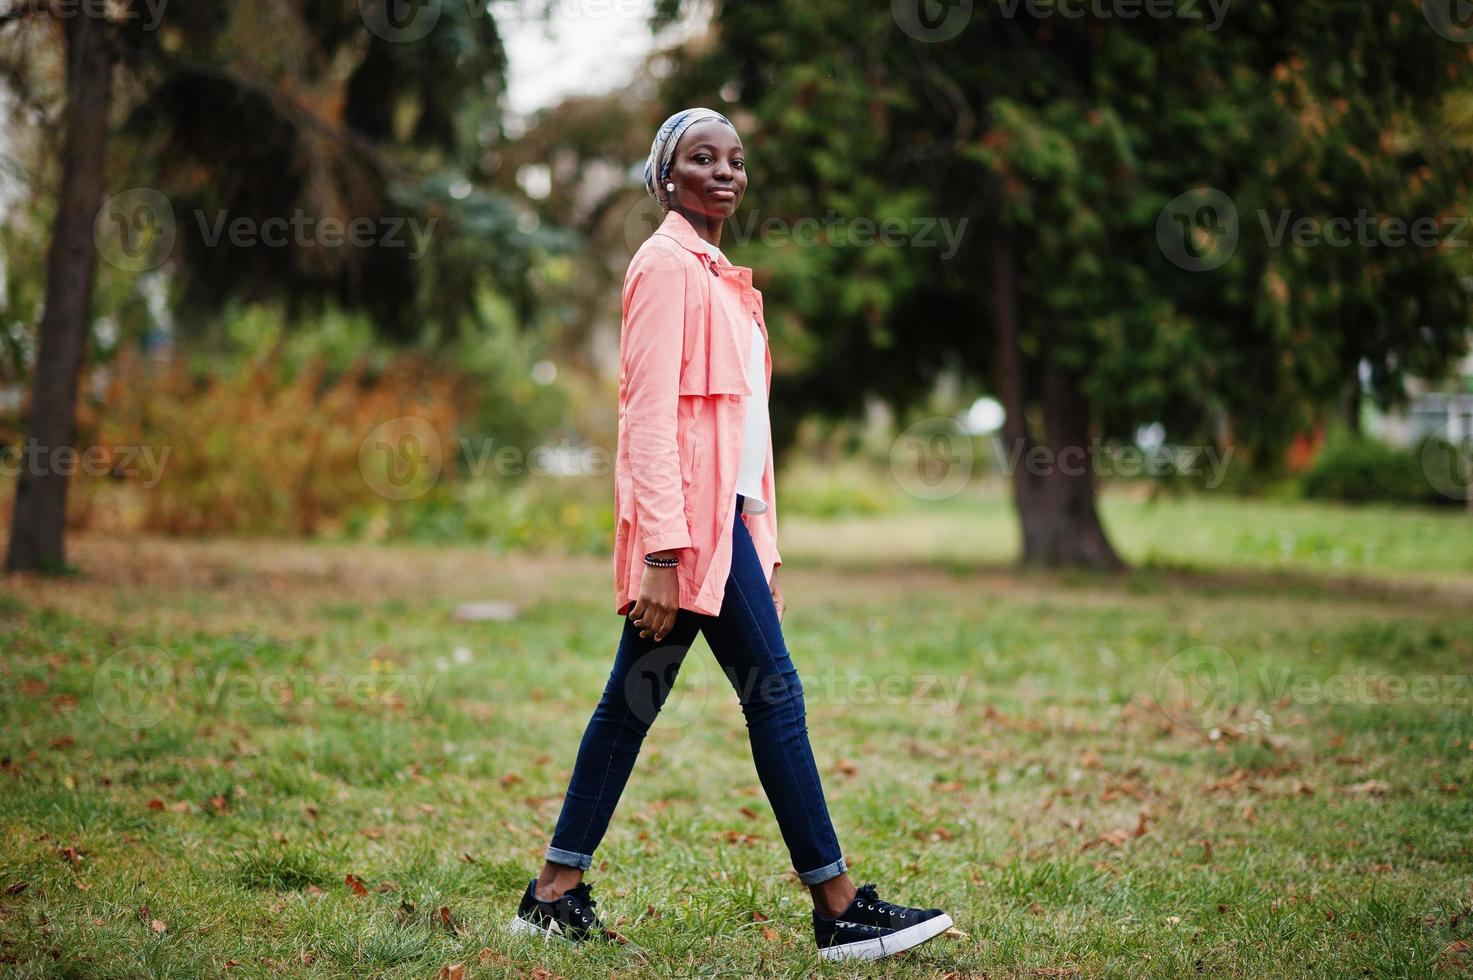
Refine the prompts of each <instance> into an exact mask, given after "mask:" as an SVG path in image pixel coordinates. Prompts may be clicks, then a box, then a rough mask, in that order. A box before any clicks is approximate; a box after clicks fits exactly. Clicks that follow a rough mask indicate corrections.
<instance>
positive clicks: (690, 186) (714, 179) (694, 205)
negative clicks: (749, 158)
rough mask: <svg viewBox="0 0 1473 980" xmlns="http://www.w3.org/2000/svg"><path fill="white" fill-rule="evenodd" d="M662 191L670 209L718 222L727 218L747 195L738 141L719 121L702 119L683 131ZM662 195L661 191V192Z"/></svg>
mask: <svg viewBox="0 0 1473 980" xmlns="http://www.w3.org/2000/svg"><path fill="white" fill-rule="evenodd" d="M668 179H669V180H670V181H672V182H674V184H675V192H674V193H673V194H671V193H670V192H669V191H665V194H666V196H667V197H668V198H669V199H670V203H671V206H672V207H676V208H679V209H680V210H682V211H685V212H688V213H692V214H700V215H704V216H705V217H706V218H708V219H711V220H716V221H720V220H723V219H725V218H729V217H731V215H732V213H733V212H734V211H736V209H737V205H738V204H740V203H742V195H743V194H745V193H746V191H747V164H746V160H745V159H744V158H743V156H742V140H741V137H740V136H738V135H737V134H736V130H734V129H732V128H731V127H730V126H728V125H727V124H726V123H724V122H722V121H721V120H719V119H703V120H701V121H700V122H698V123H696V124H695V125H693V126H691V128H690V129H687V130H686V131H685V132H684V133H683V134H682V135H681V137H680V143H679V144H678V145H677V146H676V148H675V156H674V157H673V158H672V160H671V164H670V176H669V178H668ZM661 190H662V191H664V188H663V187H662V188H661Z"/></svg>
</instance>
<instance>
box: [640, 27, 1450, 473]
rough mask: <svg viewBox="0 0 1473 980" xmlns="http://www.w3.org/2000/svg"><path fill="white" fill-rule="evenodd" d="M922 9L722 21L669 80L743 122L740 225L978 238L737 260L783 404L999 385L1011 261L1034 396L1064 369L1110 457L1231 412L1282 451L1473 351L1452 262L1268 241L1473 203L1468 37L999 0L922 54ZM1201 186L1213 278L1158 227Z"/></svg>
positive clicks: (1243, 428)
mask: <svg viewBox="0 0 1473 980" xmlns="http://www.w3.org/2000/svg"><path fill="white" fill-rule="evenodd" d="M674 6H678V5H677V4H675V3H673V0H672V2H667V3H665V4H664V5H663V6H662V10H663V11H664V12H665V13H666V14H668V13H669V10H670V8H672V7H674ZM915 6H916V5H915V4H898V5H888V4H883V3H881V4H872V5H855V4H852V3H849V2H846V0H819V2H815V3H805V4H801V5H795V4H791V3H785V2H781V0H753V2H745V3H741V4H724V5H722V6H721V7H720V8H719V14H718V18H717V31H716V34H715V36H714V43H713V44H712V45H711V46H710V47H709V48H708V49H707V50H706V51H705V52H704V53H702V54H701V55H699V56H697V57H695V58H692V59H688V60H686V61H684V62H680V63H678V64H677V68H676V71H675V72H674V73H673V74H672V76H671V78H670V81H669V82H668V84H667V85H666V87H665V90H664V94H665V95H666V99H667V104H670V105H683V104H702V105H712V106H717V107H720V108H722V109H723V110H724V111H726V112H727V113H728V115H732V116H733V118H735V119H736V120H737V121H738V125H739V128H742V130H743V134H744V140H745V142H746V144H747V146H748V148H749V172H750V173H751V176H752V183H751V186H750V187H749V189H748V192H747V196H746V201H745V203H744V206H743V209H744V211H754V210H757V211H760V212H761V215H762V217H763V218H767V217H776V218H781V219H783V220H785V221H787V222H788V223H789V225H792V224H793V223H794V222H796V221H797V220H799V219H801V218H803V217H811V216H821V215H823V214H825V213H826V212H828V211H830V210H832V211H837V212H838V213H839V214H840V215H843V216H845V217H846V218H857V217H879V216H881V215H889V214H896V213H898V214H901V215H905V216H907V217H909V218H911V219H912V220H914V219H917V218H921V217H928V218H937V217H944V218H946V219H949V220H951V221H952V222H953V223H957V222H959V221H960V220H961V219H966V220H967V221H968V225H967V230H966V233H965V235H964V237H963V239H962V241H961V243H960V248H959V251H958V253H957V255H956V256H955V257H954V258H951V259H942V258H941V257H940V254H939V252H938V250H937V249H934V248H923V247H914V246H912V247H896V248H886V247H881V246H874V247H869V248H860V249H855V248H848V249H846V248H808V249H804V248H791V247H789V248H765V247H764V248H757V249H754V250H752V251H751V252H750V253H744V254H746V255H747V261H748V262H749V263H750V264H753V265H755V266H757V267H758V268H759V269H761V270H762V272H763V273H764V274H765V276H766V286H765V287H764V288H765V289H766V290H767V301H768V309H769V311H770V313H771V315H770V317H769V319H770V321H771V322H773V323H775V324H777V325H778V326H777V330H776V331H775V337H776V341H775V342H776V343H778V344H782V345H791V347H792V349H793V351H794V353H795V354H797V355H802V357H803V360H802V363H801V364H800V365H799V370H798V371H797V372H795V374H794V375H793V376H791V377H786V378H784V389H785V397H786V398H787V400H788V402H789V404H790V405H794V406H797V407H799V408H800V410H804V411H806V410H817V411H823V412H828V413H835V414H855V413H858V412H859V411H860V410H861V408H862V405H863V400H864V398H865V397H866V396H867V395H868V394H870V393H872V392H873V393H878V394H881V395H883V396H884V397H886V398H888V399H891V400H893V401H894V402H896V403H898V404H904V403H906V402H908V401H913V400H914V399H915V398H916V397H917V396H918V395H919V394H920V393H921V392H923V391H924V389H925V388H926V387H927V386H928V385H929V384H931V383H932V382H933V381H934V379H935V377H936V373H937V372H938V370H940V367H941V365H943V364H945V363H947V360H948V358H949V357H950V356H952V355H957V356H959V358H960V361H961V363H962V364H963V365H964V367H965V368H966V370H967V371H968V373H969V374H970V376H971V378H972V379H973V380H974V381H975V382H977V383H979V384H982V385H989V384H993V383H994V382H995V380H996V379H995V371H996V370H997V368H998V365H997V363H996V361H995V357H994V340H995V326H996V324H995V323H994V315H993V302H994V301H995V300H996V298H997V297H996V295H995V293H994V291H993V288H992V284H993V275H992V274H993V269H994V261H995V260H996V258H997V256H998V255H999V254H1003V253H1005V254H1006V255H1007V256H1008V257H1010V258H1011V260H1012V263H1013V267H1014V270H1015V274H1014V276H1013V277H1012V279H1011V281H1012V283H1013V284H1015V285H1016V287H1017V291H1018V294H1017V312H1018V316H1019V319H1020V324H1021V329H1022V336H1021V337H1020V347H1021V348H1022V354H1023V358H1024V370H1023V377H1022V378H1021V379H1019V380H1020V381H1021V382H1022V383H1023V387H1024V391H1025V395H1026V397H1028V398H1029V399H1030V400H1033V399H1036V398H1037V396H1038V384H1037V382H1038V375H1039V372H1040V371H1042V370H1043V368H1044V366H1045V365H1046V364H1047V363H1048V362H1050V361H1054V362H1057V363H1059V364H1062V365H1064V366H1066V367H1067V368H1069V369H1070V370H1072V371H1075V372H1077V373H1078V377H1079V379H1080V380H1079V384H1080V385H1082V386H1083V388H1084V389H1085V392H1086V393H1087V395H1088V398H1089V402H1090V405H1091V406H1092V410H1093V416H1094V421H1095V422H1096V423H1097V425H1098V427H1099V429H1100V430H1101V433H1102V435H1104V436H1105V437H1107V438H1110V437H1114V438H1127V439H1128V438H1129V437H1130V435H1131V434H1132V433H1133V432H1134V430H1135V428H1136V427H1137V426H1138V425H1140V424H1143V423H1149V422H1160V423H1162V424H1163V425H1165V427H1166V430H1167V438H1168V441H1171V442H1174V443H1197V444H1201V443H1204V442H1208V441H1216V440H1217V439H1218V438H1219V434H1220V431H1221V426H1222V425H1223V423H1224V422H1226V423H1228V424H1229V425H1230V427H1231V430H1232V439H1231V441H1232V444H1234V445H1236V446H1239V447H1241V448H1243V449H1246V450H1248V451H1249V452H1250V453H1251V456H1252V458H1254V459H1255V460H1259V461H1268V462H1271V461H1273V460H1275V459H1276V458H1278V456H1279V455H1280V454H1281V452H1282V450H1283V449H1284V447H1285V446H1287V445H1288V443H1289V442H1290V440H1291V439H1292V438H1293V437H1294V436H1295V435H1296V434H1298V433H1300V432H1303V431H1307V430H1308V429H1309V428H1311V427H1312V425H1313V424H1314V422H1315V421H1316V417H1317V416H1318V415H1319V414H1320V413H1321V412H1322V410H1323V408H1324V407H1325V406H1326V405H1328V404H1330V403H1332V402H1334V401H1335V400H1336V399H1338V398H1341V397H1342V396H1343V395H1344V394H1345V391H1346V388H1347V386H1348V385H1349V384H1351V383H1352V381H1353V379H1354V378H1355V372H1356V370H1357V366H1358V365H1359V364H1360V363H1361V362H1362V361H1363V360H1364V361H1366V362H1369V363H1370V364H1371V365H1372V382H1371V389H1372V391H1373V393H1374V395H1375V397H1376V398H1377V399H1379V400H1382V401H1383V402H1385V403H1391V402H1394V401H1396V400H1397V399H1398V398H1399V397H1400V396H1401V393H1402V390H1403V384H1404V381H1405V379H1406V378H1407V377H1408V376H1409V375H1412V374H1416V375H1419V376H1423V377H1435V376H1438V375H1440V374H1441V372H1442V369H1443V368H1444V367H1445V366H1446V365H1448V364H1449V363H1450V362H1451V361H1452V360H1454V359H1455V358H1456V357H1457V356H1459V352H1460V351H1462V350H1463V349H1465V347H1466V344H1467V339H1466V328H1467V325H1468V322H1469V296H1468V291H1467V289H1466V287H1465V285H1464V283H1463V281H1462V275H1463V272H1462V269H1461V268H1460V266H1459V262H1460V261H1461V260H1460V258H1459V255H1460V250H1459V249H1456V248H1426V247H1416V246H1411V245H1403V246H1400V247H1396V246H1391V247H1388V246H1385V245H1381V244H1372V245H1370V246H1368V247H1363V246H1359V245H1357V246H1354V247H1349V248H1343V247H1334V246H1331V245H1328V244H1324V243H1321V244H1319V245H1309V246H1301V245H1298V244H1295V243H1294V242H1293V241H1291V240H1288V239H1285V240H1283V241H1275V240H1274V239H1273V236H1272V235H1271V234H1270V232H1271V230H1272V229H1273V228H1274V227H1275V226H1276V225H1277V223H1278V221H1279V219H1280V217H1281V215H1283V214H1285V213H1287V214H1289V215H1290V220H1291V221H1298V220H1300V219H1309V220H1310V221H1312V222H1314V223H1315V224H1316V225H1317V226H1318V227H1324V226H1325V225H1326V223H1328V222H1330V221H1332V220H1334V219H1336V218H1345V219H1351V220H1354V219H1355V218H1356V216H1357V215H1358V214H1360V213H1361V212H1365V213H1367V214H1369V215H1376V216H1380V217H1381V218H1383V219H1401V220H1403V221H1407V222H1411V221H1414V220H1416V219H1418V218H1434V217H1438V216H1442V215H1445V214H1449V213H1451V214H1458V213H1461V210H1463V209H1466V207H1467V204H1468V202H1469V200H1470V197H1473V195H1470V175H1473V156H1470V148H1473V142H1470V140H1469V139H1468V126H1467V118H1468V111H1469V110H1468V103H1469V101H1470V99H1473V94H1470V82H1473V71H1470V61H1469V57H1468V52H1469V48H1468V46H1467V45H1460V44H1455V43H1451V42H1449V41H1447V40H1445V39H1444V38H1442V37H1439V36H1438V35H1437V34H1436V33H1435V32H1434V31H1433V30H1431V29H1430V28H1429V26H1428V24H1427V22H1426V20H1425V18H1424V17H1422V16H1420V15H1419V12H1418V11H1417V10H1414V9H1403V8H1402V7H1401V6H1400V5H1397V4H1362V5H1358V6H1354V7H1353V8H1351V7H1347V6H1346V5H1345V4H1344V3H1341V2H1339V0H1294V2H1287V0H1242V2H1235V3H1233V4H1231V6H1230V8H1228V9H1226V10H1225V13H1224V16H1223V18H1222V21H1221V23H1220V24H1218V25H1214V27H1215V29H1208V26H1207V19H1208V18H1206V17H1205V6H1204V5H1190V6H1191V7H1192V8H1194V9H1195V10H1196V11H1197V13H1198V14H1203V15H1204V16H1203V17H1193V16H1168V17H1160V16H1144V15H1142V16H1139V17H1135V18H1131V19H1129V20H1128V21H1127V20H1125V19H1124V18H1120V19H1118V20H1114V21H1109V20H1105V19H1102V18H1100V17H1098V16H1096V15H1095V14H1094V13H1091V12H1085V13H1083V15H1082V16H1065V15H1064V13H1063V12H1062V11H1053V10H1052V9H1051V8H1049V9H1050V11H1051V15H1050V16H1032V15H1031V14H1030V13H1029V11H1030V10H1032V9H1033V7H1034V6H1035V5H1025V4H1019V5H1016V8H1017V9H1016V12H1015V13H1014V14H1013V15H1009V14H1008V13H1007V12H1006V9H1007V8H1011V7H1012V6H1014V5H1004V4H992V3H986V4H976V5H975V6H973V7H970V8H969V9H970V16H969V17H968V18H967V19H966V22H965V26H964V27H962V28H961V29H960V31H959V32H958V33H956V34H955V36H954V37H948V38H947V39H944V40H942V41H939V42H935V43H926V42H921V41H917V40H914V39H912V38H911V37H909V36H907V35H906V34H905V33H904V32H902V31H901V30H900V29H899V27H898V26H897V21H896V11H900V10H904V9H910V8H913V7H915ZM920 6H921V7H926V6H927V5H925V4H922V5H920ZM1177 6H1178V9H1180V10H1182V11H1186V10H1187V9H1188V5H1177ZM1045 7H1047V5H1045ZM936 9H938V10H940V9H946V10H947V11H948V12H951V13H954V12H955V10H954V9H953V8H936ZM1077 9H1079V10H1083V8H1077ZM1091 9H1092V10H1093V9H1098V8H1091ZM1104 9H1109V8H1108V6H1107V8H1104ZM775 66H781V68H777V67H775ZM1203 187H1209V188H1215V189H1217V190H1220V191H1221V192H1222V193H1223V194H1225V195H1226V197H1227V198H1228V199H1229V200H1231V202H1232V204H1233V205H1234V207H1235V209H1236V223H1235V224H1233V223H1232V222H1230V221H1229V216H1228V215H1226V214H1219V213H1215V212H1214V213H1212V214H1210V215H1208V216H1207V217H1210V218H1211V219H1213V221H1210V222H1207V223H1208V224H1212V223H1213V222H1216V223H1217V224H1218V225H1221V226H1223V227H1224V228H1227V227H1231V228H1235V229H1236V231H1237V233H1238V234H1237V244H1236V249H1235V251H1234V252H1233V253H1232V254H1231V257H1230V258H1229V259H1228V260H1227V261H1226V262H1225V263H1224V264H1222V265H1221V266H1219V267H1216V268H1210V269H1203V270H1200V271H1190V270H1188V269H1184V268H1181V267H1179V266H1178V265H1176V264H1174V263H1173V262H1172V261H1171V260H1169V259H1168V257H1167V253H1166V251H1164V247H1163V246H1164V244H1165V243H1164V242H1163V241H1161V240H1160V239H1158V219H1161V218H1162V216H1163V212H1165V211H1166V209H1167V206H1168V204H1170V203H1171V202H1173V201H1174V200H1175V199H1177V198H1179V197H1180V196H1181V195H1183V194H1185V193H1187V192H1190V191H1192V190H1194V189H1196V188H1203ZM742 217H743V215H742V214H741V213H739V214H738V215H737V222H738V224H740V223H741V220H742ZM1166 217H1167V219H1168V220H1167V226H1168V228H1170V227H1172V226H1171V222H1170V220H1169V219H1170V214H1169V213H1167V215H1166ZM1191 217H1193V218H1196V217H1199V215H1196V214H1193V215H1191ZM1265 222H1267V225H1265ZM1266 227H1267V228H1268V229H1269V230H1268V231H1266V230H1265V229H1266ZM1446 230H1447V226H1446V225H1444V231H1446ZM1192 235H1193V243H1194V245H1196V246H1197V247H1212V246H1222V245H1223V244H1224V240H1223V238H1222V237H1220V236H1219V235H1218V234H1217V232H1216V230H1214V229H1207V230H1204V229H1203V228H1200V227H1199V228H1194V229H1192ZM1168 237H1169V236H1168ZM856 378H859V379H863V381H864V383H863V384H856V383H854V379H856ZM994 390H996V389H995V388H994ZM1030 414H1031V413H1030Z"/></svg>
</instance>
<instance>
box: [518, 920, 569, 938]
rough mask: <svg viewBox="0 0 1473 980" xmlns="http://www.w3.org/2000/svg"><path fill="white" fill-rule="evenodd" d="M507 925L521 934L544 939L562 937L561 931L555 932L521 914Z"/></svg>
mask: <svg viewBox="0 0 1473 980" xmlns="http://www.w3.org/2000/svg"><path fill="white" fill-rule="evenodd" d="M506 927H507V928H508V929H510V930H511V931H512V932H514V933H516V934H517V935H519V936H540V937H542V938H543V939H562V938H563V936H562V933H561V932H555V931H554V930H552V929H548V928H546V927H544V926H539V925H538V924H537V923H535V922H528V921H527V920H526V919H524V918H522V917H521V916H520V915H518V916H515V917H514V918H513V919H512V920H511V921H510V922H509V923H507V925H506Z"/></svg>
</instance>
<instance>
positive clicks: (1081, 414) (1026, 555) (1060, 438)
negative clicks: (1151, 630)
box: [991, 239, 1124, 570]
mask: <svg viewBox="0 0 1473 980" xmlns="http://www.w3.org/2000/svg"><path fill="white" fill-rule="evenodd" d="M991 251H992V305H993V326H994V337H995V342H996V351H995V353H996V357H995V364H996V368H997V391H998V400H999V401H1001V402H1002V406H1003V411H1004V412H1005V413H1006V419H1005V421H1004V422H1003V430H1002V431H1003V441H1004V442H1005V444H1006V447H1005V448H1006V458H1007V460H1008V461H1009V464H1010V468H1011V474H1010V475H1011V477H1012V483H1013V502H1014V505H1015V506H1016V508H1017V511H1018V522H1019V524H1020V525H1021V527H1022V532H1023V553H1022V560H1023V563H1024V564H1028V565H1050V566H1057V565H1078V566H1084V567H1088V568H1103V569H1112V570H1113V569H1119V568H1123V567H1124V562H1122V561H1121V560H1120V557H1119V555H1117V554H1116V553H1115V549H1114V548H1113V547H1112V546H1111V544H1110V540H1109V538H1108V537H1106V535H1105V529H1104V526H1103V525H1102V524H1101V523H1100V518H1099V513H1098V511H1097V510H1096V509H1095V492H1094V467H1093V463H1092V458H1091V456H1090V454H1089V436H1090V432H1089V428H1090V407H1089V400H1088V399H1087V398H1086V397H1085V395H1084V388H1083V386H1082V385H1081V384H1080V379H1079V378H1078V377H1077V376H1076V375H1075V374H1074V373H1073V372H1070V371H1068V370H1067V369H1065V368H1064V367H1063V366H1062V365H1060V364H1059V363H1058V362H1057V361H1055V360H1054V359H1053V358H1052V357H1050V356H1049V355H1048V354H1047V353H1045V354H1044V355H1043V356H1042V357H1041V358H1040V367H1041V369H1042V382H1043V384H1042V388H1043V392H1042V395H1043V403H1042V408H1043V415H1044V428H1045V430H1046V432H1045V445H1044V446H1043V447H1042V448H1044V449H1046V450H1047V451H1046V452H1043V453H1035V450H1036V449H1038V448H1039V447H1038V445H1037V444H1036V442H1035V441H1034V440H1033V439H1032V438H1031V437H1030V435H1029V431H1028V419H1027V409H1028V393H1027V390H1026V384H1025V376H1024V363H1023V354H1022V350H1021V347H1020V344H1019V336H1020V326H1019V320H1018V308H1017V296H1018V286H1017V273H1016V268H1015V266H1014V263H1013V253H1012V248H1011V245H1010V244H1009V243H1008V242H1007V241H1006V240H1005V239H998V240H996V241H994V242H993V246H992V250H991Z"/></svg>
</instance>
